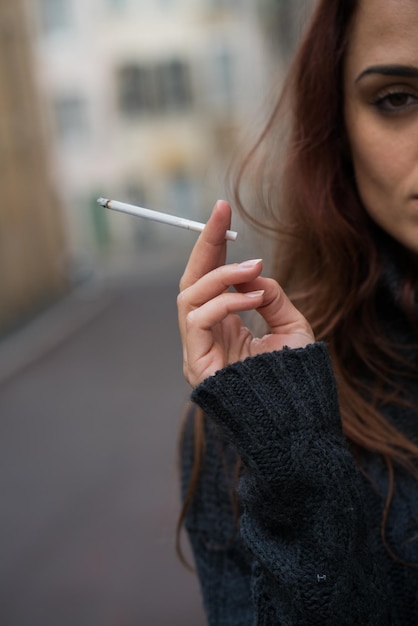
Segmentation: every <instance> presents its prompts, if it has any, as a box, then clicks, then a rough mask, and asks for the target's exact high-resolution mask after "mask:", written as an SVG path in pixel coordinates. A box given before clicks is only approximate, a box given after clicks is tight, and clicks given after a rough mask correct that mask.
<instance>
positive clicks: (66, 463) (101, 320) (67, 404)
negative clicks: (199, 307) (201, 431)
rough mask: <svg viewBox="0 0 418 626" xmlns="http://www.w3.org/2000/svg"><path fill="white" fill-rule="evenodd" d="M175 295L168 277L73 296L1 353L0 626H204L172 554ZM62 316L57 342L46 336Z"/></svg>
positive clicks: (173, 279) (183, 391)
mask: <svg viewBox="0 0 418 626" xmlns="http://www.w3.org/2000/svg"><path fill="white" fill-rule="evenodd" d="M177 284H178V276H177V275H176V273H175V272H174V271H173V272H172V274H171V275H170V276H167V275H165V276H163V277H160V278H159V280H158V281H157V282H155V281H151V280H149V281H148V280H147V279H146V278H145V277H142V278H141V279H137V280H135V279H132V278H131V279H129V280H125V281H121V282H120V283H118V284H116V283H115V284H112V285H111V286H105V287H104V288H103V287H102V288H101V289H98V291H97V294H93V295H91V294H90V295H88V296H87V297H84V296H83V297H80V296H79V295H78V296H77V295H74V296H72V298H70V299H69V301H68V303H66V304H64V305H63V306H61V310H60V311H61V312H60V313H59V314H57V315H56V316H55V317H56V318H58V321H57V320H55V322H53V323H52V324H49V323H48V321H47V322H46V323H45V322H44V325H43V326H42V325H38V327H37V328H38V331H36V326H35V331H32V336H30V333H29V334H28V336H27V337H26V338H25V336H24V335H23V336H24V338H23V339H22V338H21V337H20V338H19V334H17V337H16V338H13V337H12V339H11V340H8V341H7V342H5V352H4V354H3V363H0V374H1V372H2V371H3V379H1V378H0V431H1V436H0V502H1V516H0V525H1V526H0V530H1V559H0V624H2V626H139V625H141V626H142V625H144V626H145V625H147V626H148V625H155V626H176V625H178V626H180V625H181V626H203V624H204V623H205V621H204V618H203V612H202V609H201V605H200V596H199V590H198V583H197V581H196V578H195V576H194V574H192V573H190V572H188V571H187V570H186V569H185V568H184V567H183V566H182V565H181V563H180V562H179V560H178V558H177V556H176V554H175V545H174V538H175V524H176V517H177V515H178V512H179V496H178V478H177V457H176V450H177V438H178V432H179V425H180V420H181V414H182V411H183V407H184V404H185V401H186V399H187V397H188V394H189V389H188V386H187V384H186V382H185V381H184V380H183V375H182V366H181V350H180V340H179V336H178V330H177V313H176V293H177ZM80 311H82V314H80ZM86 311H87V313H86ZM77 316H78V318H77ZM65 317H67V318H70V319H69V321H68V319H67V322H68V323H67V326H66V325H65V324H64V327H65V331H63V330H62V329H61V330H60V331H59V332H58V339H57V337H55V336H54V328H53V325H54V324H58V325H60V324H61V325H62V324H63V322H62V320H63V319H64V318H65ZM75 318H77V319H78V322H77V324H76V325H74V326H72V321H71V320H72V319H75ZM45 326H46V329H45ZM39 328H41V329H43V330H39ZM43 332H45V337H44V340H45V343H46V346H47V347H46V348H45V349H44V350H43V351H42V350H40V351H39V352H38V353H37V352H36V348H33V346H32V349H33V350H34V356H33V358H32V359H30V358H29V359H28V361H27V363H26V364H24V366H21V367H16V368H15V369H13V359H14V358H15V355H16V354H17V353H18V352H19V350H20V351H21V352H22V353H25V352H26V353H27V351H28V350H29V344H30V342H32V344H35V345H36V344H37V343H39V340H40V339H41V340H42V337H40V335H42V333H43ZM60 333H61V334H60ZM51 337H52V338H53V339H52V340H51ZM13 341H14V342H15V344H16V346H14V345H13ZM48 341H49V344H48ZM22 342H23V345H22ZM25 342H26V343H25ZM6 348H7V350H8V351H9V356H7V350H6ZM0 349H1V344H0ZM12 355H13V356H12ZM5 361H6V362H5ZM8 365H9V366H10V368H11V370H10V373H9V375H8V373H7V366H8ZM186 552H187V550H186Z"/></svg>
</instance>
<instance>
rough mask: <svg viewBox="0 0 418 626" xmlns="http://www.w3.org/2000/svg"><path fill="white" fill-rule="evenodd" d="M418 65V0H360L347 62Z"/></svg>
mask: <svg viewBox="0 0 418 626" xmlns="http://www.w3.org/2000/svg"><path fill="white" fill-rule="evenodd" d="M395 61H396V63H403V62H404V63H406V64H411V63H412V62H414V64H416V65H418V0H360V1H359V5H358V9H357V11H356V14H355V16H354V19H353V23H352V25H351V29H350V34H349V42H348V50H347V62H348V65H351V64H355V65H359V64H360V65H362V64H367V65H368V64H375V63H376V64H378V63H385V62H395Z"/></svg>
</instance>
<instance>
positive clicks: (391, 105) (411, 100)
mask: <svg viewBox="0 0 418 626" xmlns="http://www.w3.org/2000/svg"><path fill="white" fill-rule="evenodd" d="M417 104H418V97H417V96H416V95H415V94H411V93H408V92H406V91H391V92H389V93H385V94H381V95H379V96H378V97H377V98H376V99H375V100H374V101H373V105H374V106H375V107H376V108H377V109H379V110H380V111H382V112H383V113H401V112H402V111H405V110H407V109H409V108H410V107H411V106H414V105H417Z"/></svg>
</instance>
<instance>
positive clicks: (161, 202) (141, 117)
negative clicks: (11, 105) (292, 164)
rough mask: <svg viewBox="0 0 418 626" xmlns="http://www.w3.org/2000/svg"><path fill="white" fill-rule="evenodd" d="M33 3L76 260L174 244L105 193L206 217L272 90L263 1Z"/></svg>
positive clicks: (166, 232) (164, 231)
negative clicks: (100, 201)
mask: <svg viewBox="0 0 418 626" xmlns="http://www.w3.org/2000/svg"><path fill="white" fill-rule="evenodd" d="M292 1H293V0H292ZM26 4H27V8H28V12H29V13H28V14H29V16H30V19H31V25H32V32H33V36H34V38H35V41H36V49H37V54H36V61H37V68H38V80H39V84H40V86H41V89H42V93H43V94H44V101H43V104H44V114H45V120H46V123H47V124H48V127H49V128H50V131H51V134H52V136H53V138H54V153H53V154H54V170H53V174H54V177H55V180H56V181H57V184H58V191H59V194H60V199H61V202H62V203H63V205H64V207H65V219H66V225H67V229H68V233H69V245H70V253H71V256H72V258H73V260H75V261H76V262H79V261H80V259H83V256H85V255H86V254H87V255H89V254H90V255H92V256H93V257H94V256H95V255H97V254H98V253H100V252H101V251H109V250H113V251H114V250H115V249H119V250H120V249H123V250H124V251H129V250H134V249H135V248H139V247H141V248H143V247H145V246H146V245H147V243H148V244H149V243H152V244H154V243H155V242H160V243H163V244H164V243H168V242H169V241H170V242H173V240H174V241H175V239H176V233H173V230H175V229H169V228H167V227H162V226H161V225H156V224H153V223H150V222H145V221H144V220H137V219H135V218H129V217H126V216H123V217H121V216H115V215H113V214H110V213H109V212H108V211H106V210H104V209H102V208H100V207H97V206H96V198H97V197H98V196H106V197H113V198H116V199H120V200H124V201H130V202H135V203H137V204H142V205H145V206H148V207H149V208H153V209H156V210H160V211H166V212H168V213H170V212H172V213H177V214H180V215H183V216H185V217H190V216H192V217H193V218H196V219H205V218H206V217H207V215H208V212H209V211H210V209H211V207H212V205H213V203H214V201H215V200H216V199H217V198H218V197H219V196H220V195H221V194H222V190H223V177H224V174H225V167H226V163H227V162H228V159H229V156H230V153H231V149H235V148H236V145H237V143H236V142H237V137H238V136H239V135H240V133H241V132H242V130H243V129H244V130H248V132H251V128H247V127H248V126H249V125H250V123H251V122H252V120H253V119H255V114H256V112H257V111H259V110H261V108H262V105H263V103H264V98H265V96H266V93H267V91H268V83H267V78H268V76H269V70H270V67H271V63H272V58H271V48H269V46H268V45H267V43H266V36H265V31H264V30H263V25H262V22H260V19H259V17H260V6H261V5H260V4H259V3H257V2H256V1H254V0H141V1H138V0H26ZM273 4H274V3H273ZM270 9H271V10H272V11H274V12H277V7H274V6H272V7H270ZM270 9H269V10H270ZM275 55H276V53H275ZM282 56H283V58H284V55H282ZM277 57H278V58H277V59H276V58H275V59H274V63H275V64H277V63H278V59H279V62H280V58H281V55H280V54H277Z"/></svg>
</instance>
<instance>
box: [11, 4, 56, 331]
mask: <svg viewBox="0 0 418 626" xmlns="http://www.w3.org/2000/svg"><path fill="white" fill-rule="evenodd" d="M32 61H33V59H32V52H31V42H30V39H29V33H28V29H27V21H26V19H25V12H24V8H23V6H22V3H21V1H20V0H13V2H9V1H8V0H1V1H0V81H1V85H2V88H1V90H0V158H1V168H0V188H1V208H0V302H1V306H0V334H3V333H5V332H6V331H8V330H10V329H12V328H14V327H15V326H17V325H19V324H20V323H21V322H22V321H23V320H25V319H26V318H27V317H28V316H31V315H33V313H34V312H35V311H37V310H38V309H40V308H41V307H43V306H45V305H46V304H47V303H49V302H51V301H52V300H54V299H56V298H57V297H59V296H60V294H62V293H63V292H64V291H65V290H66V288H67V272H66V265H65V256H66V255H65V246H66V243H65V238H64V234H63V226H62V213H61V210H60V206H59V199H58V197H57V196H56V194H55V192H54V184H53V180H52V179H51V176H50V170H49V153H48V146H47V140H46V135H45V132H44V131H45V128H44V127H43V122H42V120H43V116H42V114H41V112H40V106H39V97H38V95H39V94H38V89H37V85H36V81H35V79H34V71H33V63H32Z"/></svg>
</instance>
